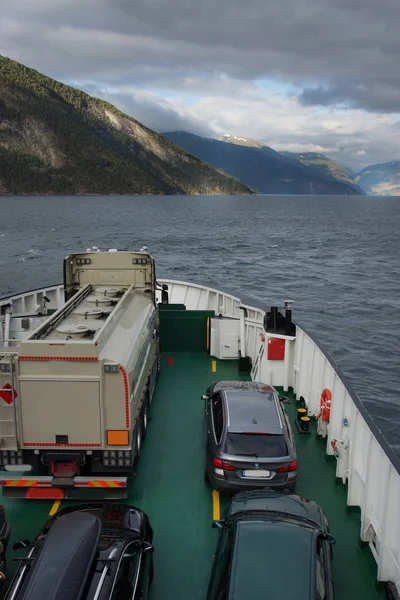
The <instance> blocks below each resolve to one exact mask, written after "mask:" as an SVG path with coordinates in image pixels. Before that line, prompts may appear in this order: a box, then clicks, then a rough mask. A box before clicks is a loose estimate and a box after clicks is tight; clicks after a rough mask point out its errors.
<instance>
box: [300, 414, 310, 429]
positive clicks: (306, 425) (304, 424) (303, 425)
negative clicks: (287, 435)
mask: <svg viewBox="0 0 400 600" xmlns="http://www.w3.org/2000/svg"><path fill="white" fill-rule="evenodd" d="M300 429H301V430H302V431H309V429H310V417H301V419H300Z"/></svg>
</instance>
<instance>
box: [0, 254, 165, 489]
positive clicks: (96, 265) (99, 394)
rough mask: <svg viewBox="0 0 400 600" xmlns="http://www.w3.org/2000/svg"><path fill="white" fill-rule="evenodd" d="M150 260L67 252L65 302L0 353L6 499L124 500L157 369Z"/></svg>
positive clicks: (0, 452) (0, 451)
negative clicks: (20, 339)
mask: <svg viewBox="0 0 400 600" xmlns="http://www.w3.org/2000/svg"><path fill="white" fill-rule="evenodd" d="M155 288H156V279H155V265H154V259H153V258H152V257H151V256H150V255H149V254H148V253H147V252H114V251H108V252H99V251H92V252H90V251H89V252H86V253H82V254H71V255H69V256H67V257H66V259H65V261H64V292H65V304H64V305H63V306H62V307H61V308H59V309H58V310H56V311H55V312H54V313H53V314H51V315H49V316H48V317H46V318H45V319H44V320H43V321H42V322H41V323H40V325H39V326H38V327H37V328H36V329H35V330H34V331H33V332H31V333H30V334H29V335H28V337H27V338H26V339H24V340H22V341H21V342H20V343H19V345H18V346H16V347H13V348H11V347H9V348H3V349H2V351H1V352H0V469H1V470H2V471H3V473H6V475H5V476H4V478H3V479H2V480H1V481H0V485H1V486H2V488H3V495H7V496H11V497H28V498H55V499H58V498H96V497H99V498H124V497H126V496H127V477H128V475H129V474H132V472H133V467H134V464H135V460H136V459H137V458H138V456H139V455H140V449H141V445H142V442H143V439H144V437H145V435H146V430H147V423H148V410H149V406H150V403H151V401H152V396H153V393H154V388H155V385H156V380H157V376H158V371H159V359H160V357H159V335H158V317H157V314H158V313H157V309H156V301H155Z"/></svg>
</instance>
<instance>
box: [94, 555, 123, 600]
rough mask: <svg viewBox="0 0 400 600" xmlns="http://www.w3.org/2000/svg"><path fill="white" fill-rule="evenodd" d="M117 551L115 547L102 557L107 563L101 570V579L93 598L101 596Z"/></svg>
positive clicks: (95, 599) (96, 598)
mask: <svg viewBox="0 0 400 600" xmlns="http://www.w3.org/2000/svg"><path fill="white" fill-rule="evenodd" d="M117 552H118V549H117V548H113V549H112V550H111V552H110V554H109V555H108V557H107V558H102V559H101V560H102V561H103V562H104V563H105V565H104V567H103V570H102V572H101V575H100V580H99V583H98V584H97V588H96V591H95V593H94V596H93V600H99V597H100V594H101V588H102V587H103V584H104V580H105V578H106V577H107V573H108V570H109V569H110V567H111V563H112V562H113V561H114V560H115V555H116V554H117Z"/></svg>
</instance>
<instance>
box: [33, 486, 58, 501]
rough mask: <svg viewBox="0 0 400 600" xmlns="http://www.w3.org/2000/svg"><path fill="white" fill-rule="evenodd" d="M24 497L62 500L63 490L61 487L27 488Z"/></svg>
mask: <svg viewBox="0 0 400 600" xmlns="http://www.w3.org/2000/svg"><path fill="white" fill-rule="evenodd" d="M25 498H28V499H29V500H62V499H63V498H64V490H62V489H61V488H29V489H28V490H27V491H26V496H25Z"/></svg>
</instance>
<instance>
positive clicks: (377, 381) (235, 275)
mask: <svg viewBox="0 0 400 600" xmlns="http://www.w3.org/2000/svg"><path fill="white" fill-rule="evenodd" d="M0 215H1V216H0V297H2V296H6V295H9V294H11V293H14V292H21V291H25V290H29V289H32V288H36V287H40V286H45V285H48V284H56V283H61V279H62V260H63V258H64V257H65V255H66V254H67V253H68V252H74V251H82V250H85V249H86V248H88V247H90V246H93V245H95V246H98V247H100V248H118V249H120V250H122V249H137V248H139V247H141V246H143V245H147V246H148V247H149V250H150V252H151V253H152V254H153V255H154V256H155V258H156V263H157V274H158V276H159V277H165V278H171V279H182V280H187V281H192V282H197V283H203V284H206V285H209V286H211V287H216V288H221V289H224V290H226V291H230V292H232V293H234V294H237V295H241V296H245V297H246V299H254V300H255V301H257V303H262V304H263V305H264V306H265V307H268V306H270V305H273V304H277V305H280V306H281V305H282V304H283V301H284V300H285V299H292V300H294V302H295V305H294V317H295V319H296V320H297V322H298V323H299V324H300V325H302V326H303V327H304V328H305V329H307V330H308V331H310V332H311V333H313V334H315V335H316V337H317V338H318V340H319V341H320V342H321V343H322V344H323V345H324V346H325V347H326V349H327V350H328V351H329V352H330V353H331V355H332V356H333V357H334V358H335V359H336V361H337V363H338V364H339V366H340V367H341V368H342V370H343V371H344V373H345V374H346V375H347V376H348V377H349V379H350V381H351V382H352V384H353V386H354V388H355V390H356V391H357V392H358V394H359V396H360V397H361V399H362V400H363V402H364V403H365V405H366V406H367V408H368V410H369V411H370V413H371V414H372V416H373V417H374V419H375V421H376V422H377V424H378V426H379V428H380V429H381V430H382V432H383V433H384V435H385V436H386V438H387V439H388V441H389V443H390V444H391V445H392V446H393V448H394V449H395V450H396V452H397V453H398V454H399V455H400V393H399V388H400V368H399V365H400V344H399V337H400V235H399V231H400V198H387V197H386V198H376V197H366V196H340V197H332V196H330V197H327V196H325V197H316V196H305V197H303V196H253V197H247V196H232V197H221V196H217V197H215V196H213V197H211V196H192V197H187V196H179V197H168V196H157V197H151V196H146V197H126V196H118V197H111V196H107V197H101V196H94V197H2V198H0ZM205 383H206V382H205Z"/></svg>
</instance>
